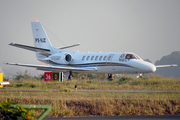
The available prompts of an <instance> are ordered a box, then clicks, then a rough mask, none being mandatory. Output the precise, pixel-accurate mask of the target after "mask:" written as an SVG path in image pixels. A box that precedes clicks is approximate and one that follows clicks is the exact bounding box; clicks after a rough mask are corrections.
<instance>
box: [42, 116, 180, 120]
mask: <svg viewBox="0 0 180 120" xmlns="http://www.w3.org/2000/svg"><path fill="white" fill-rule="evenodd" d="M43 120H180V115H134V116H133V115H131V116H95V117H62V118H60V117H59V118H44V119H43Z"/></svg>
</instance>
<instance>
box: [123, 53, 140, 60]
mask: <svg viewBox="0 0 180 120" xmlns="http://www.w3.org/2000/svg"><path fill="white" fill-rule="evenodd" d="M125 58H126V60H129V59H139V58H138V57H136V56H135V55H134V54H126V57H125Z"/></svg>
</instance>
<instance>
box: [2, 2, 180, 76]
mask: <svg viewBox="0 0 180 120" xmlns="http://www.w3.org/2000/svg"><path fill="white" fill-rule="evenodd" d="M179 6H180V0H1V1H0V42H1V43H0V72H3V73H4V75H5V76H8V77H10V76H12V74H15V73H16V72H19V71H22V72H24V71H25V70H28V71H29V72H30V73H31V74H33V75H38V74H40V73H42V72H41V71H37V70H35V69H33V68H24V67H17V66H8V65H5V64H4V63H6V62H14V63H27V64H43V63H41V62H39V61H38V60H37V59H36V56H35V53H34V52H32V51H28V50H24V49H20V48H16V47H13V46H10V45H8V44H9V43H11V42H16V43H21V44H25V45H30V46H34V43H33V37H32V30H31V22H32V21H35V20H39V21H40V22H41V23H42V24H43V26H44V28H45V31H46V33H47V35H48V37H49V39H50V41H51V43H52V45H53V46H54V47H61V46H65V45H71V44H76V43H80V44H81V45H80V46H78V47H74V48H71V49H69V50H73V51H79V52H133V53H135V54H137V55H138V56H140V57H141V58H142V59H147V58H148V59H149V60H151V61H152V62H153V63H155V61H156V60H160V59H161V58H162V57H163V56H165V55H168V54H170V53H172V52H173V51H180V47H179V46H180V24H179V22H180V7H179Z"/></svg>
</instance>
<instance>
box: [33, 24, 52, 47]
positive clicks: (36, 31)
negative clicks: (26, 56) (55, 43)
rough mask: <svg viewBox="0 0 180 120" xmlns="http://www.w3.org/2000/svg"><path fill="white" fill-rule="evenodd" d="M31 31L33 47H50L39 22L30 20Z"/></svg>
mask: <svg viewBox="0 0 180 120" xmlns="http://www.w3.org/2000/svg"><path fill="white" fill-rule="evenodd" d="M31 26H32V32H33V40H34V45H35V47H38V48H45V49H49V50H51V49H52V45H51V43H50V41H49V39H48V37H47V35H46V33H45V31H44V29H43V27H42V25H41V23H40V22H38V21H36V22H31Z"/></svg>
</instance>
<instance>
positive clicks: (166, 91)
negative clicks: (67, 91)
mask: <svg viewBox="0 0 180 120" xmlns="http://www.w3.org/2000/svg"><path fill="white" fill-rule="evenodd" d="M0 91H4V92H5V91H14V92H16V91H20V92H47V91H52V92H60V90H57V89H49V90H45V89H0ZM72 92H75V90H72ZM77 92H119V93H180V91H174V90H172V91H169V90H77Z"/></svg>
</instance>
